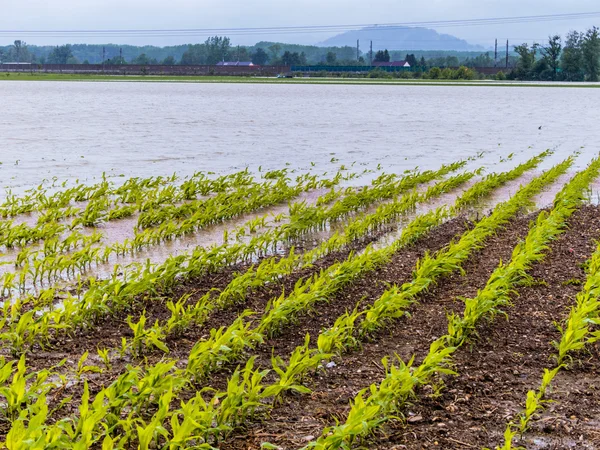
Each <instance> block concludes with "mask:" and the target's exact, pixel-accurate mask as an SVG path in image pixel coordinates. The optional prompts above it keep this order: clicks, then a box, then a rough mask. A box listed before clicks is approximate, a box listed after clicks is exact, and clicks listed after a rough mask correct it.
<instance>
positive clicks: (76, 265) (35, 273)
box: [3, 175, 352, 290]
mask: <svg viewBox="0 0 600 450" xmlns="http://www.w3.org/2000/svg"><path fill="white" fill-rule="evenodd" d="M340 176H341V175H340ZM349 176H352V175H349ZM323 182H326V183H329V184H331V182H328V181H323ZM313 183H314V177H311V181H310V184H313ZM247 184H248V183H246V182H244V183H241V185H242V186H244V187H246V186H247ZM296 189H305V188H304V187H300V188H296ZM292 192H293V190H292ZM294 193H295V192H294ZM227 195H229V194H227ZM289 195H290V193H289V192H288V193H287V194H284V199H287V196H289ZM291 195H293V194H291ZM242 197H244V196H243V195H242ZM256 197H257V198H258V199H259V201H260V199H261V197H264V196H262V195H261V194H259V195H257V196H256ZM246 201H248V199H247V198H246ZM98 202H101V203H106V199H105V198H100V199H99V200H98ZM269 202H271V203H272V200H270V201H269ZM92 205H94V203H92V202H90V203H89V204H88V207H90V206H92ZM213 206H214V205H213ZM260 206H261V205H260V204H259V205H254V206H253V207H248V208H254V209H255V208H256V207H260ZM218 208H220V209H222V210H227V209H233V208H231V205H226V204H223V205H220V206H219V207H218ZM86 210H87V208H86ZM91 210H92V211H95V212H94V213H93V216H94V217H93V218H92V217H87V216H85V215H82V216H80V217H77V218H76V219H75V221H84V220H85V221H89V222H85V223H84V222H81V224H84V225H86V224H88V225H89V224H91V223H92V222H94V223H95V221H96V220H97V217H99V215H100V214H101V212H100V211H102V210H103V208H102V207H100V208H99V209H96V208H92V209H91ZM210 211H211V210H209V211H207V212H206V214H211V212H210ZM84 217H87V218H85V219H84ZM256 225H257V224H254V225H252V226H253V227H256ZM45 226H46V227H47V226H48V225H45ZM57 226H58V228H59V229H58V230H56V231H55V233H54V234H60V232H62V231H63V230H64V227H63V226H62V225H57ZM169 227H170V229H176V228H177V224H174V223H171V224H169ZM146 237H148V236H146ZM163 237H167V236H166V235H163ZM47 239H49V238H47ZM66 240H69V239H68V237H67V239H66ZM142 242H144V239H143V236H142V235H136V237H135V239H133V240H130V241H126V242H124V243H115V244H113V245H111V246H100V248H97V247H92V246H85V247H83V248H82V249H81V250H80V251H78V252H76V253H75V254H73V255H56V254H52V255H48V256H46V255H45V253H44V254H42V253H41V251H40V252H32V253H31V256H32V260H31V261H30V263H29V264H28V266H27V267H26V268H25V269H26V270H25V269H24V270H22V271H21V272H22V273H21V276H17V274H14V273H12V274H11V273H7V274H4V280H3V281H4V283H3V285H4V287H5V289H6V288H7V287H8V286H9V282H10V281H11V280H18V281H19V283H18V285H19V288H20V290H22V289H23V286H24V284H25V279H26V278H27V274H29V275H31V277H30V278H33V279H34V280H36V281H37V280H44V279H46V278H48V281H50V280H51V279H52V278H54V279H56V278H58V277H60V275H61V274H62V273H63V271H65V272H66V273H67V275H69V273H71V274H72V275H73V276H75V273H76V272H81V271H82V270H84V269H86V268H89V265H90V263H92V262H95V263H96V264H98V263H103V262H107V261H108V259H109V257H110V256H111V255H113V254H115V255H123V254H125V253H127V252H129V251H131V250H132V249H133V248H134V247H136V248H141V246H142V245H143V244H142ZM27 252H28V250H26V249H24V250H23V251H22V252H21V253H27ZM20 256H23V255H22V254H21V255H20ZM21 259H22V258H21ZM23 272H24V274H23Z"/></svg>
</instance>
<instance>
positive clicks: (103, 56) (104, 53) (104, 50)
mask: <svg viewBox="0 0 600 450" xmlns="http://www.w3.org/2000/svg"><path fill="white" fill-rule="evenodd" d="M105 58H106V47H102V72H104V59H105Z"/></svg>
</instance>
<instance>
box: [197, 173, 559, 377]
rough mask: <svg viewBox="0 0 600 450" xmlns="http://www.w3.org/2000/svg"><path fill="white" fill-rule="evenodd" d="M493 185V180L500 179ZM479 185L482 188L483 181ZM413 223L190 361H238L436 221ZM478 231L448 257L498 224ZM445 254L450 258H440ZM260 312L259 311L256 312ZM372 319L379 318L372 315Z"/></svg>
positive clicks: (200, 347)
mask: <svg viewBox="0 0 600 450" xmlns="http://www.w3.org/2000/svg"><path fill="white" fill-rule="evenodd" d="M569 163H570V162H569ZM569 163H565V164H564V165H563V166H561V167H560V168H558V169H556V170H554V171H551V174H550V175H548V176H547V177H544V178H543V180H541V181H540V182H538V183H535V182H534V183H533V184H532V187H531V188H530V189H524V190H523V191H524V192H526V193H527V194H526V195H529V196H532V195H534V193H536V192H538V191H539V189H541V187H542V186H543V185H544V184H545V183H548V182H549V181H550V180H552V179H554V177H556V176H558V174H559V173H562V172H561V170H562V169H563V168H564V170H566V167H568V164H569ZM488 181H489V179H488V180H484V181H482V183H484V184H485V183H487V182H488ZM489 184H490V185H493V184H494V182H491V183H489ZM474 189H480V188H479V186H478V187H475V188H474ZM468 192H469V191H467V193H466V194H465V195H467V196H470V194H469V193H468ZM526 195H525V194H524V195H522V196H519V197H518V199H517V200H515V201H514V202H513V203H512V204H511V206H506V207H505V208H504V209H503V210H505V211H507V212H506V213H505V215H506V216H509V215H510V214H514V213H515V212H516V211H517V210H518V208H516V209H515V208H514V207H512V205H513V204H516V203H517V202H518V201H520V200H522V199H523V198H527V197H526ZM463 204H464V203H463ZM499 209H501V208H499ZM456 212H457V211H455V213H456ZM436 217H442V215H439V214H438V215H436ZM413 223H417V224H418V226H409V227H407V228H406V229H405V231H404V232H403V233H402V235H401V237H400V239H398V240H397V241H395V242H394V243H392V244H390V245H389V246H387V247H384V248H382V249H380V250H374V249H373V248H372V247H370V246H368V247H367V248H366V249H365V251H364V252H362V253H360V254H358V255H350V256H349V257H348V258H347V259H346V260H345V261H343V262H340V263H335V264H333V265H332V266H330V267H329V268H327V269H324V270H323V271H321V272H320V273H319V274H317V275H315V276H313V277H310V278H308V279H306V280H299V281H298V283H297V284H296V285H295V286H294V289H293V291H292V292H291V293H290V294H288V295H286V294H285V293H284V294H282V295H281V296H279V297H278V298H275V299H272V300H271V301H270V302H269V304H268V305H267V307H266V310H265V312H264V314H263V315H262V317H261V318H260V320H259V323H258V324H257V325H256V326H255V327H254V328H251V327H250V324H249V323H244V322H243V321H242V320H241V318H240V319H238V320H236V321H235V322H234V323H233V324H232V325H231V326H229V327H227V328H225V327H223V328H221V329H219V330H212V331H211V336H210V338H208V339H207V340H205V341H202V342H199V343H198V344H196V346H195V347H194V348H193V349H192V351H191V356H190V361H193V363H192V362H190V364H189V366H193V370H192V373H193V376H194V377H195V379H200V378H201V377H203V376H205V375H206V374H207V373H208V372H209V371H210V370H212V369H214V368H216V367H218V366H220V365H222V364H223V363H226V362H231V361H232V360H235V358H237V356H239V354H240V353H241V352H242V351H243V350H244V349H245V348H246V346H250V347H252V346H253V345H255V344H256V343H257V342H262V339H263V338H264V336H268V335H273V334H276V333H277V332H278V331H279V330H280V329H281V328H282V327H284V326H285V325H287V324H288V323H290V322H292V321H294V320H295V318H296V317H297V316H298V315H299V314H301V313H303V312H306V311H307V310H310V309H311V308H312V307H313V306H314V305H315V304H316V303H317V302H323V301H327V299H328V298H330V297H331V295H333V294H334V293H335V292H337V291H339V289H341V288H342V287H343V286H346V285H348V284H349V283H351V282H352V281H354V280H356V279H358V278H360V277H362V276H364V275H365V274H366V273H368V272H370V271H372V270H374V269H375V268H376V267H380V266H382V265H383V264H385V263H386V262H388V261H389V259H390V258H391V255H392V254H393V253H394V252H396V251H397V250H398V249H400V248H401V247H403V246H405V245H407V244H409V243H411V242H413V241H414V240H415V239H417V238H418V237H419V236H422V235H423V234H424V233H426V232H427V231H428V230H429V229H431V227H433V226H435V225H436V223H435V222H433V221H422V220H419V218H417V219H416V220H415V221H414V222H413ZM489 223H492V222H489ZM495 223H497V224H498V226H500V225H501V224H502V223H504V222H502V221H500V220H496V222H495ZM477 230H485V231H483V232H480V233H477V232H475V231H474V232H472V233H470V234H469V238H468V239H467V238H465V239H464V240H463V244H462V245H460V246H458V247H456V246H455V247H452V246H451V248H452V250H451V251H449V252H448V253H447V254H445V256H446V259H448V258H450V257H451V256H452V257H455V259H456V256H455V255H461V256H462V255H464V254H465V249H466V248H467V247H468V245H472V248H473V249H474V248H477V245H478V242H481V240H483V238H484V236H487V235H489V233H490V232H491V231H490V230H493V227H492V226H491V225H489V224H488V221H485V222H484V221H482V223H481V225H480V227H479V228H477ZM486 233H487V234H486ZM473 236H476V237H477V238H478V239H479V240H477V239H475V238H473ZM465 257H466V256H465ZM439 259H444V258H443V257H440V258H439ZM463 260H464V258H463ZM455 263H456V262H455ZM205 305H206V303H204V304H203V305H202V308H204V310H206V309H208V308H207V306H205ZM199 306H200V304H196V307H195V308H192V311H194V312H195V311H197V309H196V308H197V307H199ZM374 310H375V308H374ZM255 314H256V313H254V314H253V315H255ZM369 317H370V316H369ZM370 323H371V324H372V323H373V319H371V320H370ZM346 331H349V330H348V328H346ZM320 350H322V349H320ZM331 350H332V348H329V349H327V350H325V351H321V353H329V352H330V351H331Z"/></svg>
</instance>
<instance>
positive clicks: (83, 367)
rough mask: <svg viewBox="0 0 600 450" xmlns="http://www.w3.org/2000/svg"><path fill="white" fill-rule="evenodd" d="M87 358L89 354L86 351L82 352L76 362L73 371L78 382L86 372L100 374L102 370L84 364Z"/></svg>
mask: <svg viewBox="0 0 600 450" xmlns="http://www.w3.org/2000/svg"><path fill="white" fill-rule="evenodd" d="M88 356H89V352H88V351H86V352H84V354H83V355H81V358H79V361H78V362H77V369H76V370H75V375H76V376H77V379H78V380H80V379H81V376H82V375H83V374H84V373H86V372H91V373H102V369H101V368H100V367H98V366H94V365H86V364H85V362H86V361H87V358H88Z"/></svg>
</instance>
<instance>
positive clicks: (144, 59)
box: [131, 53, 158, 66]
mask: <svg viewBox="0 0 600 450" xmlns="http://www.w3.org/2000/svg"><path fill="white" fill-rule="evenodd" d="M131 64H134V65H137V66H150V65H151V66H153V65H156V64H158V61H157V60H156V58H149V57H148V56H147V55H146V54H145V53H142V54H141V55H139V56H138V57H137V58H134V59H132V60H131Z"/></svg>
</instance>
